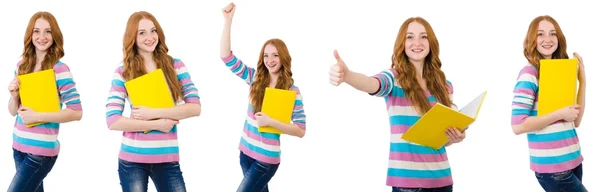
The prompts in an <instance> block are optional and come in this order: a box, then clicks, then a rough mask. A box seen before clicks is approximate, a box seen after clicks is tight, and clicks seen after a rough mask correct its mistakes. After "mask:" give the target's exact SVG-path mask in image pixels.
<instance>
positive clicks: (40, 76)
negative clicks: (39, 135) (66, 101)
mask: <svg viewBox="0 0 600 192" xmlns="http://www.w3.org/2000/svg"><path fill="white" fill-rule="evenodd" d="M17 78H18V79H19V81H20V85H19V96H20V97H21V105H22V106H25V107H29V108H31V109H32V110H33V111H35V112H59V111H60V97H59V96H58V88H57V86H56V76H55V74H54V70H53V69H47V70H43V71H38V72H33V73H28V74H24V75H19V76H18V77H17ZM44 123H46V122H38V123H30V124H27V125H26V127H33V126H36V125H40V124H44Z"/></svg>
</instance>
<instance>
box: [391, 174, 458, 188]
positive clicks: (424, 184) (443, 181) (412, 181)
mask: <svg viewBox="0 0 600 192" xmlns="http://www.w3.org/2000/svg"><path fill="white" fill-rule="evenodd" d="M452 184H453V181H452V176H448V177H443V178H439V179H420V178H419V179H417V178H404V177H391V176H388V177H387V185H388V186H393V187H403V188H438V187H445V186H448V185H452Z"/></svg>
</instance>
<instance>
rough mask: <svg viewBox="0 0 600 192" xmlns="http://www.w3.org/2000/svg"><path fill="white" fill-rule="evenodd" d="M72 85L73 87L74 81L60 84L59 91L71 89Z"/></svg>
mask: <svg viewBox="0 0 600 192" xmlns="http://www.w3.org/2000/svg"><path fill="white" fill-rule="evenodd" d="M73 87H75V84H74V83H69V84H66V85H63V86H61V87H60V91H61V92H64V91H67V90H69V89H71V88H73Z"/></svg>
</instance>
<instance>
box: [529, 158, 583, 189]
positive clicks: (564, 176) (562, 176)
mask: <svg viewBox="0 0 600 192" xmlns="http://www.w3.org/2000/svg"><path fill="white" fill-rule="evenodd" d="M535 177H536V178H537V180H538V182H539V183H540V185H541V186H542V188H544V190H545V191H546V192H587V189H586V188H585V187H584V186H583V184H582V183H581V181H582V177H583V164H580V165H579V166H577V167H575V168H574V169H571V170H567V171H563V172H558V173H535Z"/></svg>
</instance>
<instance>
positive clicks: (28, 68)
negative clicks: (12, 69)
mask: <svg viewBox="0 0 600 192" xmlns="http://www.w3.org/2000/svg"><path fill="white" fill-rule="evenodd" d="M38 19H43V20H46V21H47V22H48V23H49V24H50V31H51V33H50V35H52V45H51V46H50V47H49V48H48V50H47V53H46V56H44V60H42V70H46V69H52V68H53V67H54V65H55V64H56V63H57V62H58V61H59V60H60V59H61V58H62V57H64V56H65V51H64V49H63V35H62V32H61V31H60V27H58V22H57V21H56V18H55V17H54V15H52V14H51V13H49V12H44V11H40V12H37V13H35V14H34V15H33V16H31V19H29V24H27V29H26V30H25V38H24V39H23V40H24V41H23V45H24V46H23V53H22V54H21V57H22V59H21V64H20V65H19V70H18V71H19V72H18V75H23V74H27V73H31V72H33V70H34V69H35V64H36V63H37V57H36V54H35V46H34V45H33V42H32V40H33V37H32V36H33V30H34V27H35V22H36V21H37V20H38Z"/></svg>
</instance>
